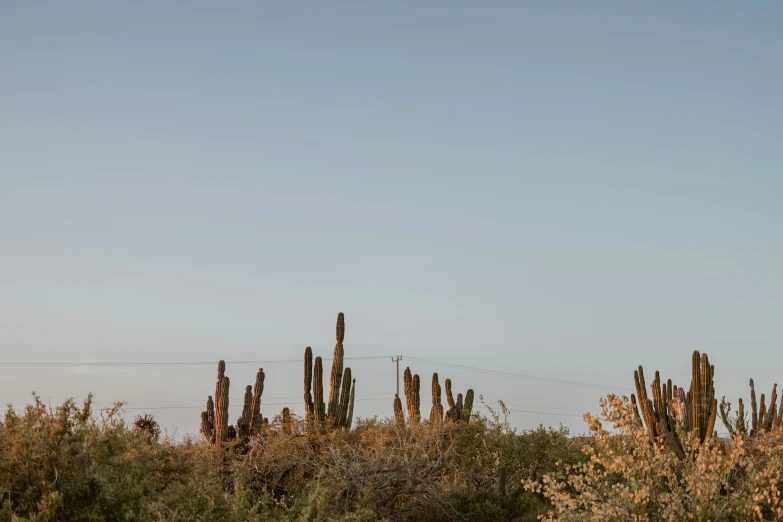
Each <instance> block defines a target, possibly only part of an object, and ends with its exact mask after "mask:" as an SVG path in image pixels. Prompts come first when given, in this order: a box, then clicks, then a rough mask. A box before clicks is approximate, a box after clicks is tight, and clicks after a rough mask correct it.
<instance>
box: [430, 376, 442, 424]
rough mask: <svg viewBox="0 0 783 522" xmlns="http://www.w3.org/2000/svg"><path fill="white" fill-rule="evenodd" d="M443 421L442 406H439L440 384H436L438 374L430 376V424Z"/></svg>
mask: <svg viewBox="0 0 783 522" xmlns="http://www.w3.org/2000/svg"><path fill="white" fill-rule="evenodd" d="M442 420H443V404H441V392H440V383H438V373H437V372H435V373H433V374H432V409H431V410H430V422H433V423H435V422H441V421H442Z"/></svg>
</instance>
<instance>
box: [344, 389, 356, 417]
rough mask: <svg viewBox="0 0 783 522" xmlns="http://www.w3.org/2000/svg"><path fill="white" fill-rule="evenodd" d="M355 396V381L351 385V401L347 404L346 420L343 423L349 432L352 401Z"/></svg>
mask: <svg viewBox="0 0 783 522" xmlns="http://www.w3.org/2000/svg"><path fill="white" fill-rule="evenodd" d="M355 395H356V379H354V380H353V382H352V383H351V399H350V401H349V403H348V420H346V421H345V429H348V430H350V429H351V425H352V424H353V400H354V397H355Z"/></svg>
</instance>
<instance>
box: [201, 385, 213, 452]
mask: <svg viewBox="0 0 783 522" xmlns="http://www.w3.org/2000/svg"><path fill="white" fill-rule="evenodd" d="M201 433H202V434H203V435H204V438H206V439H207V440H208V441H209V442H210V443H212V444H214V443H215V403H214V402H213V401H212V396H211V395H210V396H209V397H208V398H207V409H206V411H202V412H201Z"/></svg>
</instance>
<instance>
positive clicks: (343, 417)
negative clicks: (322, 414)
mask: <svg viewBox="0 0 783 522" xmlns="http://www.w3.org/2000/svg"><path fill="white" fill-rule="evenodd" d="M350 399H351V369H350V368H346V369H345V372H344V373H343V384H342V391H341V393H340V401H339V410H338V413H337V420H336V422H335V424H334V426H335V427H338V428H345V427H346V424H347V422H348V402H350Z"/></svg>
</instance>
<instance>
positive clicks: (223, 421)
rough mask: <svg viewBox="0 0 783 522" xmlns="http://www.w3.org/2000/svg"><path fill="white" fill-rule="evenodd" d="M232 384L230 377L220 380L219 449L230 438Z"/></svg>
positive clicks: (217, 416) (217, 415)
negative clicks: (230, 388) (229, 400)
mask: <svg viewBox="0 0 783 522" xmlns="http://www.w3.org/2000/svg"><path fill="white" fill-rule="evenodd" d="M221 362H222V361H221ZM230 384H231V383H230V381H229V379H228V377H225V376H224V377H223V378H222V379H221V380H220V385H219V386H218V395H217V398H216V401H215V446H217V447H218V448H220V447H221V446H222V445H223V443H224V442H226V440H228V438H229V425H228V389H229V386H230Z"/></svg>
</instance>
